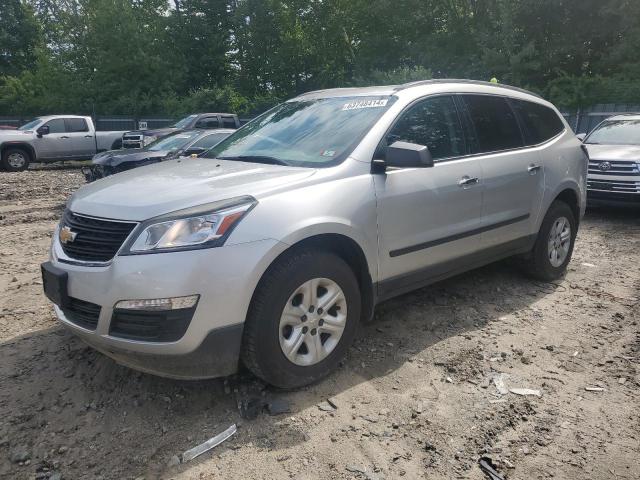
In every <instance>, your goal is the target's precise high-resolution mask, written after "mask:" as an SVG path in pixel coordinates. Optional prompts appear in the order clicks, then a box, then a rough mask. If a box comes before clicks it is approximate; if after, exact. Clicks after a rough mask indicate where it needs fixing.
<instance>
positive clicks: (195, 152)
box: [182, 147, 206, 157]
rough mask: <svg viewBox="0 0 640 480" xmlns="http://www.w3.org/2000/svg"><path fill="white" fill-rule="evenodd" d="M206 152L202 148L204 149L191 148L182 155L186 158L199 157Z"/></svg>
mask: <svg viewBox="0 0 640 480" xmlns="http://www.w3.org/2000/svg"><path fill="white" fill-rule="evenodd" d="M205 150H206V148H202V147H189V148H187V149H186V150H185V151H184V152H183V153H182V155H183V156H184V157H191V156H198V155H200V154H201V153H202V152H204V151H205Z"/></svg>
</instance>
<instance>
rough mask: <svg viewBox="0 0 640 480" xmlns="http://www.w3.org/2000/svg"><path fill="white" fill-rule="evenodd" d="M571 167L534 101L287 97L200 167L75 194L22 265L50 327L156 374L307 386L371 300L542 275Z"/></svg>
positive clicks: (575, 182) (464, 89)
mask: <svg viewBox="0 0 640 480" xmlns="http://www.w3.org/2000/svg"><path fill="white" fill-rule="evenodd" d="M586 173H587V160H586V156H585V154H584V152H583V150H582V149H581V143H580V141H579V140H578V139H576V137H575V135H574V134H573V133H572V132H571V130H570V129H569V127H568V126H567V124H566V122H565V121H564V120H563V118H562V116H561V115H560V114H559V113H558V111H557V110H556V109H555V108H554V107H553V105H551V104H550V103H548V102H546V101H544V100H542V99H541V98H539V97H537V96H535V95H533V94H531V93H528V92H526V91H523V90H519V89H515V88H510V87H504V86H496V85H493V84H486V83H480V82H472V81H424V82H418V83H411V84H406V85H400V86H389V87H371V88H360V89H336V90H324V91H318V92H311V93H307V94H304V95H301V96H299V97H296V98H294V99H292V100H290V101H288V102H285V103H283V104H281V105H278V106H277V107H275V108H273V109H271V110H269V111H268V112H266V113H265V114H263V115H261V116H260V117H258V118H256V119H255V120H253V121H252V122H250V123H248V124H247V125H245V126H244V127H243V128H241V129H239V130H238V131H237V132H236V133H234V134H232V135H231V136H229V137H228V138H227V139H225V140H224V141H222V142H221V143H220V144H218V145H217V146H216V147H214V149H213V150H211V151H209V153H208V154H207V155H206V157H205V158H198V159H189V160H186V159H184V160H181V159H178V160H173V161H169V162H163V163H160V164H157V165H151V166H147V167H142V168H139V169H135V170H131V171H128V172H124V173H119V174H117V175H114V176H111V177H107V178H105V179H102V180H99V181H97V182H95V183H92V184H90V185H87V186H85V187H83V188H81V189H80V190H78V191H77V192H76V193H75V194H74V195H73V197H72V198H71V199H70V201H69V203H68V206H67V210H66V211H65V213H64V216H63V218H62V220H61V222H60V225H59V227H58V229H57V230H56V232H55V235H54V236H53V243H52V246H51V258H50V261H49V262H47V263H45V264H43V265H42V271H43V278H44V289H45V292H46V294H47V296H48V297H49V298H50V299H51V300H52V301H53V302H54V303H55V311H56V313H57V315H58V318H59V319H60V321H61V322H62V323H63V324H64V325H65V326H67V327H68V328H69V329H70V330H72V331H73V332H74V333H76V334H77V335H78V336H80V337H82V338H83V339H84V340H85V341H86V342H87V343H89V344H90V345H92V346H94V347H95V348H96V349H98V350H100V351H101V352H104V353H105V354H107V355H109V356H111V357H113V358H114V359H115V360H116V361H118V362H120V363H122V364H125V365H128V366H131V367H133V368H136V369H139V370H143V371H146V372H150V373H154V374H158V375H163V376H168V377H174V378H189V379H194V378H210V377H215V376H220V375H227V374H231V373H233V372H235V371H236V369H237V368H238V364H239V362H240V361H242V362H243V363H244V365H246V366H247V367H248V368H249V369H250V370H251V371H253V372H254V373H255V374H256V375H257V376H259V377H261V378H263V379H264V380H265V381H267V382H269V383H271V384H273V385H276V386H279V387H285V388H288V387H297V386H300V385H305V384H308V383H311V382H314V381H316V380H318V379H320V378H321V377H323V376H324V375H326V374H327V373H329V372H330V371H332V370H333V369H334V368H335V367H336V365H337V364H338V362H339V361H340V359H341V358H343V356H344V355H345V353H346V352H347V349H348V348H349V345H350V343H351V342H352V340H353V338H354V335H355V334H356V330H357V326H358V323H359V322H360V321H366V320H368V319H370V318H371V317H372V315H373V310H374V307H375V305H376V304H377V303H379V302H381V301H383V300H385V299H388V298H390V297H392V296H395V295H399V294H402V293H404V292H408V291H410V290H414V289H417V288H420V287H423V286H425V285H428V284H429V283H432V282H434V281H437V280H441V279H443V278H445V277H449V276H452V275H455V274H458V273H460V272H463V271H465V270H469V269H472V268H476V267H479V266H481V265H484V264H487V263H490V262H494V261H496V260H499V259H502V258H505V257H510V256H515V255H518V256H520V257H521V259H522V263H523V265H524V266H525V267H526V269H527V271H529V272H530V273H531V274H532V275H533V276H534V277H536V278H541V279H544V280H552V279H555V278H558V277H560V276H561V275H562V274H563V273H564V271H565V269H566V267H567V264H568V263H569V260H570V258H571V253H572V250H573V245H574V239H575V237H576V233H577V230H578V224H579V221H580V218H581V217H582V215H583V212H584V208H585V196H586Z"/></svg>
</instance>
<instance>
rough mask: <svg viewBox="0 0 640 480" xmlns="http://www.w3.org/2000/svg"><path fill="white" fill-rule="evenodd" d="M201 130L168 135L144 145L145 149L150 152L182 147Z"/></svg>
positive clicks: (173, 149)
mask: <svg viewBox="0 0 640 480" xmlns="http://www.w3.org/2000/svg"><path fill="white" fill-rule="evenodd" d="M201 133H202V132H181V133H176V134H173V135H169V136H168V137H164V138H161V139H160V140H156V141H155V142H153V143H150V144H149V145H147V146H146V147H145V150H147V151H150V152H159V151H161V150H169V151H175V150H179V149H181V148H183V147H184V146H185V145H187V144H188V143H189V142H190V141H191V140H193V139H194V138H196V137H197V136H198V135H200V134H201Z"/></svg>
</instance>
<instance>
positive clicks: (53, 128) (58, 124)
mask: <svg viewBox="0 0 640 480" xmlns="http://www.w3.org/2000/svg"><path fill="white" fill-rule="evenodd" d="M45 125H49V133H64V132H65V131H66V130H65V126H64V119H62V118H56V119H55V120H49V121H48V122H47V123H46V124H45Z"/></svg>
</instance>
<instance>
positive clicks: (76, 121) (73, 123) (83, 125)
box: [65, 118, 89, 132]
mask: <svg viewBox="0 0 640 480" xmlns="http://www.w3.org/2000/svg"><path fill="white" fill-rule="evenodd" d="M65 123H66V125H67V132H86V131H88V130H89V129H88V128H87V122H86V120H85V119H84V118H66V119H65Z"/></svg>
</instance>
